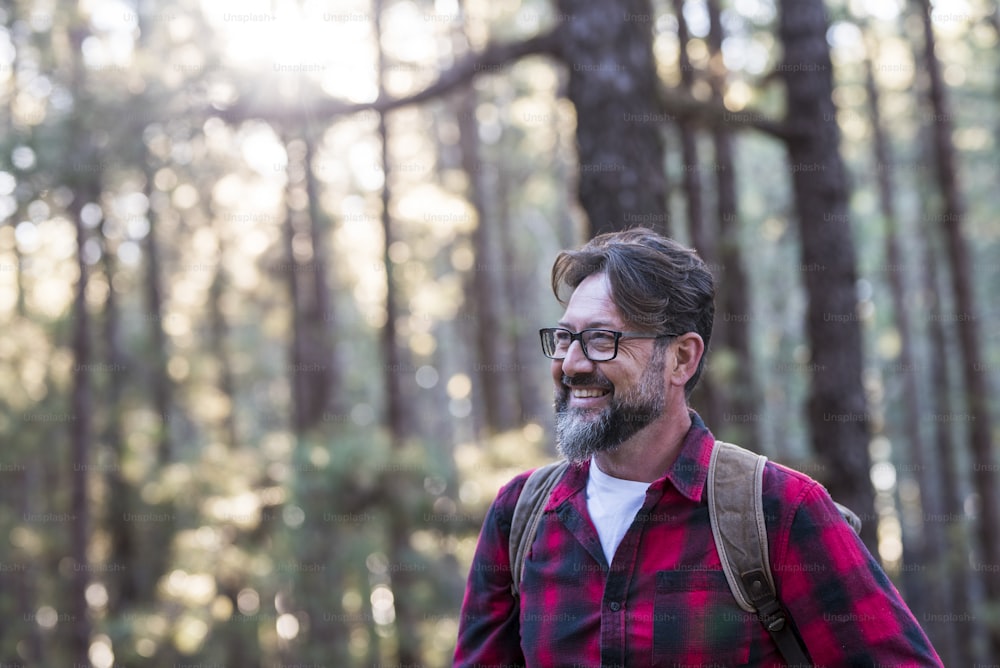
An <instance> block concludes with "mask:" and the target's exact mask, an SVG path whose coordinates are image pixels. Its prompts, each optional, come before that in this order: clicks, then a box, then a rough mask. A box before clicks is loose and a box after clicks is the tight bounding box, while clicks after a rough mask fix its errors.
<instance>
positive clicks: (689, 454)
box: [454, 415, 941, 668]
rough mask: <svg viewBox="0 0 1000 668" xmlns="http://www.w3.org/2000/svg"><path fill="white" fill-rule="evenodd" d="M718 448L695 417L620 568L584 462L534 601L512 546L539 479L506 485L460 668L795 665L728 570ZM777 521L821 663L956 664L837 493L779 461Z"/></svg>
mask: <svg viewBox="0 0 1000 668" xmlns="http://www.w3.org/2000/svg"><path fill="white" fill-rule="evenodd" d="M714 442H715V439H714V438H713V437H712V434H711V433H710V432H709V431H708V430H707V429H706V428H705V426H704V424H703V423H702V422H701V420H700V418H698V417H697V416H696V415H695V416H693V425H692V427H691V430H690V431H689V432H688V435H687V437H686V439H685V441H684V444H683V446H682V449H681V452H680V455H679V456H678V458H677V460H676V461H675V462H674V464H673V466H672V467H671V468H670V470H669V471H667V473H666V475H664V476H663V477H661V478H660V479H659V480H657V481H656V482H654V483H652V485H650V487H649V490H648V491H647V493H646V500H645V502H644V504H643V506H642V508H641V509H640V510H639V513H638V514H637V516H636V519H635V521H634V522H633V523H632V525H631V527H630V528H629V530H628V532H627V533H626V534H625V538H624V539H623V540H622V542H621V545H620V546H619V548H618V551H617V552H616V553H615V558H614V563H612V564H611V565H610V567H609V564H608V563H607V560H606V559H605V557H604V552H603V550H602V549H601V543H600V541H599V540H598V537H597V531H596V530H595V529H594V525H593V523H592V522H591V520H590V517H589V516H588V514H587V499H586V487H587V475H588V471H589V467H588V466H583V467H570V469H569V471H568V472H567V473H566V475H565V477H564V478H563V479H562V480H561V481H560V482H559V483H558V484H557V485H556V487H555V489H554V490H553V492H552V496H551V498H550V500H549V503H548V505H547V506H546V508H545V515H544V517H543V521H542V522H541V523H540V525H539V529H538V534H537V536H536V538H535V541H534V543H533V545H532V548H531V550H530V552H529V555H528V558H527V566H526V568H525V573H524V579H523V581H522V583H521V596H520V605H519V601H518V599H517V598H515V597H514V596H513V595H512V594H511V590H510V584H511V573H510V558H509V553H508V544H507V543H508V536H509V532H510V522H511V516H512V515H513V512H514V504H515V503H516V501H517V497H518V495H519V494H520V493H521V488H522V487H523V486H524V481H525V480H526V478H527V475H528V474H527V473H524V474H521V475H519V476H517V477H516V478H514V479H513V480H512V481H511V482H509V483H508V484H507V485H505V486H504V487H503V488H502V489H501V490H500V491H499V493H498V494H497V498H496V500H495V501H494V502H493V505H492V506H491V507H490V509H489V512H488V513H487V515H486V519H485V522H484V523H483V528H482V532H481V533H480V536H479V544H478V546H477V548H476V554H475V558H474V561H473V563H472V569H471V572H470V574H469V581H468V586H467V588H466V592H465V601H464V603H463V604H462V616H461V620H460V625H459V632H458V645H457V647H456V650H455V662H454V665H455V666H461V667H463V668H486V667H488V666H490V667H504V668H508V667H513V666H529V667H531V668H535V667H539V668H541V667H545V668H548V667H555V666H561V667H566V668H569V667H573V668H596V667H597V666H604V667H608V668H610V667H623V668H624V667H627V668H639V667H640V666H669V667H670V668H683V667H684V666H699V667H701V668H708V667H712V666H736V665H753V666H784V665H785V664H784V661H783V660H782V658H781V655H780V654H779V653H778V650H777V648H776V647H775V645H774V642H773V641H772V640H771V637H770V635H769V634H768V633H767V631H766V630H765V629H764V627H763V625H762V624H761V623H760V622H759V621H758V620H757V619H756V617H754V616H753V615H752V614H750V613H747V612H744V611H743V610H742V609H741V608H740V607H739V606H738V605H737V604H736V600H735V599H734V598H733V595H732V593H731V592H730V590H729V586H728V585H727V583H726V578H725V576H724V575H723V572H722V566H721V564H720V561H719V555H718V553H717V552H716V549H715V542H714V540H713V538H712V530H711V527H710V525H709V521H708V502H707V501H706V497H705V482H706V480H707V477H708V462H709V457H710V455H711V451H712V448H713V446H714ZM764 513H765V517H766V523H767V530H768V547H769V550H770V555H771V568H772V570H773V573H774V579H775V586H776V587H777V590H778V597H779V599H780V600H781V602H782V603H783V604H784V606H785V608H786V609H787V610H788V612H789V614H790V615H791V618H792V619H793V620H794V623H795V626H796V627H797V629H798V632H799V634H800V636H801V637H802V639H803V641H804V643H805V646H806V648H807V649H808V651H809V654H810V656H811V658H812V660H813V663H814V664H815V665H817V666H893V667H898V666H940V665H941V660H940V659H939V658H938V656H937V654H936V653H935V651H934V649H933V647H931V644H930V642H929V641H928V640H927V637H926V636H925V635H924V632H923V631H922V630H921V628H920V626H919V624H918V623H917V621H916V620H915V619H914V617H913V615H912V614H911V612H910V611H909V609H908V608H907V607H906V604H905V603H904V602H903V600H902V599H901V598H900V596H899V593H898V592H897V591H896V589H895V587H893V585H892V583H891V582H890V581H889V579H888V578H887V577H886V575H885V573H884V572H883V571H882V569H881V567H880V566H879V565H878V563H877V562H876V561H875V559H873V558H872V556H871V554H870V553H869V552H868V550H866V549H865V547H864V544H863V543H861V541H860V540H859V539H858V537H857V536H856V535H855V534H854V532H853V531H852V530H851V528H850V527H849V526H847V524H846V523H844V522H843V521H842V520H841V518H840V516H839V514H838V512H837V510H836V508H835V507H834V505H833V503H832V501H831V500H830V497H829V495H828V494H827V492H826V490H825V489H823V487H822V486H820V485H819V484H818V483H817V482H815V481H814V480H812V479H810V478H808V477H807V476H805V475H803V474H801V473H798V472H795V471H792V470H790V469H787V468H785V467H782V466H780V465H777V464H774V463H771V462H768V464H767V467H766V468H765V472H764Z"/></svg>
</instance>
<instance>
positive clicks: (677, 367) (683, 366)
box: [669, 332, 705, 387]
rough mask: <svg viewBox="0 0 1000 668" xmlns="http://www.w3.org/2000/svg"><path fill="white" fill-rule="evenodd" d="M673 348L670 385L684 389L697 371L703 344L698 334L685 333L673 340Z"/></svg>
mask: <svg viewBox="0 0 1000 668" xmlns="http://www.w3.org/2000/svg"><path fill="white" fill-rule="evenodd" d="M673 348H674V361H673V366H672V367H670V368H669V372H670V373H669V375H670V383H671V384H673V385H679V386H680V387H684V385H686V384H687V382H688V381H689V380H690V379H691V377H692V376H694V374H695V372H696V371H697V370H698V364H699V363H700V362H701V357H702V355H704V354H705V342H704V341H703V340H702V338H701V335H700V334H697V333H695V332H687V333H686V334H681V335H680V336H678V337H677V338H676V339H675V340H674V342H673Z"/></svg>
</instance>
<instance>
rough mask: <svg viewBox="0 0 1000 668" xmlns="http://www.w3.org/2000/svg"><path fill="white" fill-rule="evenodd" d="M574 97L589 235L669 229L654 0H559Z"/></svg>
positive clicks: (581, 190) (581, 186)
mask: <svg viewBox="0 0 1000 668" xmlns="http://www.w3.org/2000/svg"><path fill="white" fill-rule="evenodd" d="M557 6H558V9H559V13H560V14H561V15H562V16H568V17H572V19H571V20H567V21H564V23H563V25H562V31H561V38H562V45H561V46H562V57H563V60H564V61H565V62H566V64H567V66H568V69H569V87H568V95H569V98H570V100H571V101H572V102H573V104H574V105H575V106H576V117H577V121H576V122H577V130H576V138H577V153H578V156H579V163H580V164H579V175H580V180H579V184H578V188H579V194H580V203H581V204H582V205H583V208H584V210H585V211H586V213H587V216H588V218H589V219H590V235H588V236H595V235H597V234H601V233H602V232H610V231H614V230H620V229H624V228H628V227H635V226H636V225H640V224H641V225H645V226H646V227H651V228H654V229H657V230H658V231H661V232H664V231H666V230H667V228H668V225H669V221H668V209H667V199H666V176H665V165H664V153H663V138H662V136H661V134H660V127H661V125H662V121H663V120H665V119H664V115H663V114H662V112H660V111H659V109H658V105H657V99H658V81H659V80H658V78H657V74H656V59H655V58H654V57H653V47H652V38H653V35H652V17H653V10H652V7H651V5H650V2H649V0H619V1H616V2H608V3H604V2H590V0H559V1H558V5H557Z"/></svg>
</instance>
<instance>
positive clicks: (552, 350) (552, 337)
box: [538, 327, 677, 362]
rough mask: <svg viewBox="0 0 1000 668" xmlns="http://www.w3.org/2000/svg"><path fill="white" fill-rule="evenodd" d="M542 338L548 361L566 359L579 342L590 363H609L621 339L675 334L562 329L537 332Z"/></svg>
mask: <svg viewBox="0 0 1000 668" xmlns="http://www.w3.org/2000/svg"><path fill="white" fill-rule="evenodd" d="M538 334H539V335H540V336H541V338H542V354H543V355H545V356H546V357H548V358H549V359H554V360H561V359H566V355H567V354H568V353H569V348H570V346H572V345H573V342H574V341H579V342H580V348H581V349H582V350H583V354H584V356H585V357H586V358H587V359H589V360H590V361H591V362H609V361H611V360H613V359H614V358H615V357H617V356H618V342H619V341H620V340H622V339H667V338H670V337H672V336H677V335H676V334H638V333H633V332H616V331H614V330H611V329H585V330H583V331H582V332H571V331H570V330H568V329H564V328H562V327H547V328H545V329H540V330H538Z"/></svg>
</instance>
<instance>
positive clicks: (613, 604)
mask: <svg viewBox="0 0 1000 668" xmlns="http://www.w3.org/2000/svg"><path fill="white" fill-rule="evenodd" d="M608 607H609V608H611V609H612V610H613V611H614V612H618V611H619V610H621V609H622V604H621V603H619V602H618V601H611V605H609V606H608Z"/></svg>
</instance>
